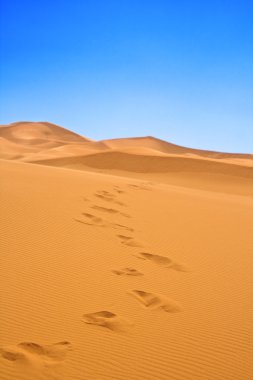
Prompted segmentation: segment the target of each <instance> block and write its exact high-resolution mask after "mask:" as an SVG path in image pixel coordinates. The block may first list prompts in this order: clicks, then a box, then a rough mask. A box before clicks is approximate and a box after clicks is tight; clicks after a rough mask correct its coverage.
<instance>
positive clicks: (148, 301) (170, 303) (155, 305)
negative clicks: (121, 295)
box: [130, 290, 182, 313]
mask: <svg viewBox="0 0 253 380" xmlns="http://www.w3.org/2000/svg"><path fill="white" fill-rule="evenodd" d="M130 294H131V295H133V296H134V297H135V298H136V299H137V300H138V301H139V303H141V304H142V305H144V306H145V307H146V308H149V309H162V310H163V311H165V312H167V313H177V312H180V311H182V307H181V305H179V304H178V303H177V302H176V301H174V300H172V299H169V298H167V297H165V296H163V295H161V294H155V293H148V292H144V291H143V290H132V291H131V292H130Z"/></svg>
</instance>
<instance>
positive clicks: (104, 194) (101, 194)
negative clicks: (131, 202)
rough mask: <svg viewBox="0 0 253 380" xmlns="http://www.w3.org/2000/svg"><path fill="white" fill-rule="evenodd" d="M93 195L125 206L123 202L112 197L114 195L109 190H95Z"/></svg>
mask: <svg viewBox="0 0 253 380" xmlns="http://www.w3.org/2000/svg"><path fill="white" fill-rule="evenodd" d="M94 195H95V197H97V198H99V199H102V200H103V201H107V202H112V203H115V204H117V205H120V206H125V204H124V203H122V202H119V201H117V200H115V199H114V197H115V195H114V194H111V193H109V192H96V193H95V194H94Z"/></svg>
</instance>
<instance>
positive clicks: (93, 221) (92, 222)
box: [74, 212, 105, 227]
mask: <svg viewBox="0 0 253 380" xmlns="http://www.w3.org/2000/svg"><path fill="white" fill-rule="evenodd" d="M82 215H83V216H84V218H85V219H77V218H74V220H75V221H76V222H79V223H82V224H87V225H88V226H98V227H104V226H105V225H104V223H103V219H102V218H99V217H97V216H95V215H92V214H88V213H87V212H83V213H82Z"/></svg>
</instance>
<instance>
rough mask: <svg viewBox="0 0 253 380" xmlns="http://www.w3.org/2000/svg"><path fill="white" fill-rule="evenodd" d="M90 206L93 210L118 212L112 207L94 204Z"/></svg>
mask: <svg viewBox="0 0 253 380" xmlns="http://www.w3.org/2000/svg"><path fill="white" fill-rule="evenodd" d="M92 208H94V210H98V211H103V212H107V213H109V214H118V213H119V211H118V210H115V209H114V208H107V207H101V206H96V205H94V206H92Z"/></svg>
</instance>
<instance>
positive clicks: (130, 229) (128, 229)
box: [112, 223, 134, 232]
mask: <svg viewBox="0 0 253 380" xmlns="http://www.w3.org/2000/svg"><path fill="white" fill-rule="evenodd" d="M112 226H113V228H116V229H123V230H125V231H129V232H134V229H133V228H131V227H128V226H125V225H124V224H119V223H114V224H112Z"/></svg>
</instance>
